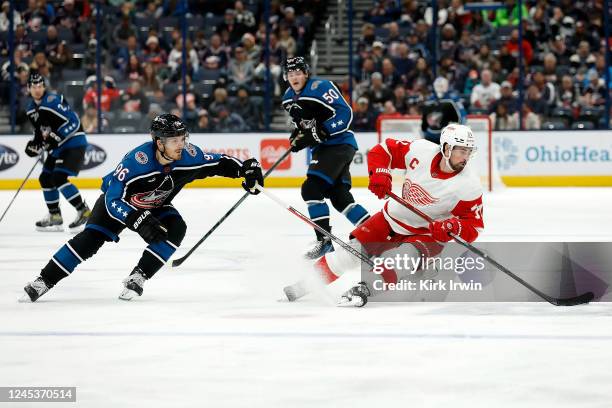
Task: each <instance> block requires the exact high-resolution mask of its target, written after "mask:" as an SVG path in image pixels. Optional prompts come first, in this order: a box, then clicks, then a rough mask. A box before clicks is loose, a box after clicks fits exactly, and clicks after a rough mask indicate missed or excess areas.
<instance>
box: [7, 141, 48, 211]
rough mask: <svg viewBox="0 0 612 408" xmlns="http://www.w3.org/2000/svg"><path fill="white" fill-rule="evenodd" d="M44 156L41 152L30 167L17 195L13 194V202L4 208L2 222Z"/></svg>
mask: <svg viewBox="0 0 612 408" xmlns="http://www.w3.org/2000/svg"><path fill="white" fill-rule="evenodd" d="M41 158H42V153H41V154H40V156H38V158H37V159H36V161H35V162H34V166H32V168H31V169H30V171H29V172H28V175H27V176H25V178H24V179H23V181H22V182H21V185H20V186H19V188H18V189H17V191H16V192H15V195H14V196H13V199H12V200H11V202H10V203H9V205H7V206H6V209H5V210H4V212H3V213H2V216H1V217H0V222H2V220H3V219H4V216H5V215H6V213H7V212H8V210H9V208H11V205H13V201H15V199H16V198H17V195H18V194H19V192H20V191H21V189H22V188H23V186H24V185H25V183H26V181H28V179H29V178H30V176H31V175H32V172H33V171H34V169H35V168H36V165H37V164H38V162H39V161H40V159H41Z"/></svg>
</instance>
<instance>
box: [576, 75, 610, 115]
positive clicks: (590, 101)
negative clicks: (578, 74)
mask: <svg viewBox="0 0 612 408" xmlns="http://www.w3.org/2000/svg"><path fill="white" fill-rule="evenodd" d="M605 102H606V88H605V86H604V84H603V80H600V79H599V75H598V74H597V72H595V71H591V72H590V73H589V75H588V83H587V84H586V86H585V87H584V89H583V91H582V95H581V96H580V104H581V105H582V108H593V107H597V106H602V105H604V104H605Z"/></svg>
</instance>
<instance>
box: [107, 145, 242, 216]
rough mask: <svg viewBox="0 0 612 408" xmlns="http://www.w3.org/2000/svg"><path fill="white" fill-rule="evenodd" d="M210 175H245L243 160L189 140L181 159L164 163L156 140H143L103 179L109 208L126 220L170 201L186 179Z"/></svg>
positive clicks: (115, 214)
mask: <svg viewBox="0 0 612 408" xmlns="http://www.w3.org/2000/svg"><path fill="white" fill-rule="evenodd" d="M210 176H224V177H231V178H237V177H242V176H243V174H242V162H241V161H240V160H238V159H236V158H234V157H231V156H226V155H224V154H216V153H205V152H203V151H202V150H201V149H200V148H199V147H197V146H195V145H193V144H189V145H187V146H186V147H185V149H184V150H183V154H182V156H181V159H180V160H176V161H174V162H172V163H170V164H167V165H162V164H161V163H160V162H159V161H157V159H156V157H155V145H154V144H153V142H147V143H144V144H142V145H140V146H138V147H136V148H135V149H133V150H131V151H130V152H129V153H127V154H126V155H125V156H124V157H123V160H122V161H121V163H119V165H118V166H117V167H116V168H115V170H114V171H113V172H111V173H109V174H107V175H106V176H104V178H103V179H102V191H103V192H104V194H105V197H104V201H105V205H106V211H107V213H108V215H109V216H110V217H111V218H113V219H115V220H117V221H119V222H120V223H122V224H125V219H126V217H127V216H128V215H129V214H130V213H132V212H134V211H139V210H145V209H152V208H159V207H162V206H164V205H168V204H170V202H171V201H172V199H173V198H174V197H175V196H176V195H177V194H178V193H179V191H181V189H182V188H183V187H184V186H185V185H186V184H187V183H190V182H191V181H193V180H196V179H201V178H205V177H210Z"/></svg>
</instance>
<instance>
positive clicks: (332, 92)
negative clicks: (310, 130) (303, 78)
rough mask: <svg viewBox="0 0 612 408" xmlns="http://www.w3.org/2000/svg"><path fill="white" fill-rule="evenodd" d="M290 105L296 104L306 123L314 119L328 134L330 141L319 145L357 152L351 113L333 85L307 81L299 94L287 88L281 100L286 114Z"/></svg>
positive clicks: (331, 83) (326, 81)
mask: <svg viewBox="0 0 612 408" xmlns="http://www.w3.org/2000/svg"><path fill="white" fill-rule="evenodd" d="M293 104H298V105H299V107H300V108H301V111H302V112H304V115H305V117H306V118H307V119H315V120H316V121H317V123H318V124H321V125H322V126H323V127H324V128H325V130H326V131H327V132H328V133H329V135H330V137H329V138H328V139H327V140H326V141H324V142H323V143H321V145H339V144H348V145H351V146H353V147H354V148H355V149H357V141H356V140H355V135H354V134H353V132H352V131H351V123H352V122H353V110H352V109H351V107H350V106H349V104H348V103H347V102H346V100H345V99H344V97H343V96H342V93H341V92H340V90H339V89H338V87H336V85H334V83H333V82H331V81H328V80H325V79H319V78H309V79H308V81H307V82H306V85H304V88H303V89H302V90H301V91H300V92H299V93H296V92H295V91H294V90H293V89H292V88H291V87H289V88H288V89H287V91H286V92H285V95H284V96H283V101H282V106H283V108H284V109H285V110H286V111H287V112H289V110H290V109H291V107H292V105H293ZM294 124H295V125H296V126H297V125H298V124H297V123H295V122H294ZM316 148H317V146H314V149H316Z"/></svg>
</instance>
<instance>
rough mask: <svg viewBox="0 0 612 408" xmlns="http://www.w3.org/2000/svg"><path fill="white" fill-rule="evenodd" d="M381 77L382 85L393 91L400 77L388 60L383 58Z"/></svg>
mask: <svg viewBox="0 0 612 408" xmlns="http://www.w3.org/2000/svg"><path fill="white" fill-rule="evenodd" d="M382 76H383V82H384V84H385V85H386V86H387V88H389V89H395V86H396V85H397V84H399V83H400V77H399V75H398V73H397V71H396V69H395V67H394V66H393V62H391V59H390V58H385V59H383V61H382Z"/></svg>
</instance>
